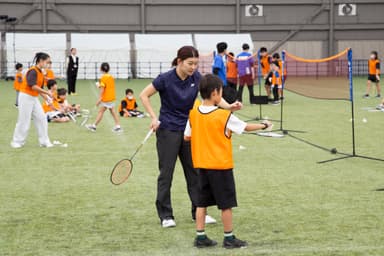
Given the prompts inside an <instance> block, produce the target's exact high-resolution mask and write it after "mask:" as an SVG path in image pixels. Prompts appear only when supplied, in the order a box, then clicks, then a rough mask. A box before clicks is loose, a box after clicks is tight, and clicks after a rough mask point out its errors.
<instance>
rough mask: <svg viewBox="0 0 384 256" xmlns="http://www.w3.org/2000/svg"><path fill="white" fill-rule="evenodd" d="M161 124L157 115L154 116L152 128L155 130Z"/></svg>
mask: <svg viewBox="0 0 384 256" xmlns="http://www.w3.org/2000/svg"><path fill="white" fill-rule="evenodd" d="M159 126H160V122H159V120H158V119H157V117H153V118H152V121H151V125H150V128H151V129H152V130H153V131H154V132H155V131H156V130H157V129H158V128H159Z"/></svg>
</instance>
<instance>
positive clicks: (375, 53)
mask: <svg viewBox="0 0 384 256" xmlns="http://www.w3.org/2000/svg"><path fill="white" fill-rule="evenodd" d="M371 54H373V55H375V60H377V59H378V58H379V53H378V52H377V51H371Z"/></svg>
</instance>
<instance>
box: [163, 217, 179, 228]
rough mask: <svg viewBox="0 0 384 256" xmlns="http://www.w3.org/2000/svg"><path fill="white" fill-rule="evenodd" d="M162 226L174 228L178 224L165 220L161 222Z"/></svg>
mask: <svg viewBox="0 0 384 256" xmlns="http://www.w3.org/2000/svg"><path fill="white" fill-rule="evenodd" d="M161 226H162V227H163V228H173V227H176V222H175V220H174V219H164V220H162V221H161Z"/></svg>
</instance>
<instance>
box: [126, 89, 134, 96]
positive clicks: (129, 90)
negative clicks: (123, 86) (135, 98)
mask: <svg viewBox="0 0 384 256" xmlns="http://www.w3.org/2000/svg"><path fill="white" fill-rule="evenodd" d="M128 93H132V94H133V90H132V89H127V90H125V95H127V94H128Z"/></svg>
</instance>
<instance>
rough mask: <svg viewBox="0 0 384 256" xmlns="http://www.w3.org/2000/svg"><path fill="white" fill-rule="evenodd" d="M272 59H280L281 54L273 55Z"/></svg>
mask: <svg viewBox="0 0 384 256" xmlns="http://www.w3.org/2000/svg"><path fill="white" fill-rule="evenodd" d="M272 58H274V59H280V54H279V53H277V52H276V53H274V54H273V55H272Z"/></svg>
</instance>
